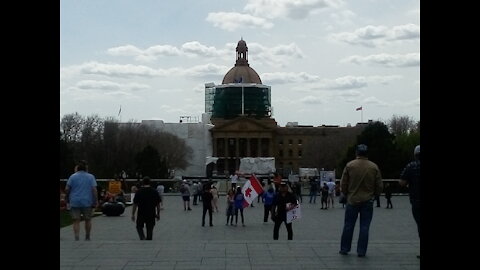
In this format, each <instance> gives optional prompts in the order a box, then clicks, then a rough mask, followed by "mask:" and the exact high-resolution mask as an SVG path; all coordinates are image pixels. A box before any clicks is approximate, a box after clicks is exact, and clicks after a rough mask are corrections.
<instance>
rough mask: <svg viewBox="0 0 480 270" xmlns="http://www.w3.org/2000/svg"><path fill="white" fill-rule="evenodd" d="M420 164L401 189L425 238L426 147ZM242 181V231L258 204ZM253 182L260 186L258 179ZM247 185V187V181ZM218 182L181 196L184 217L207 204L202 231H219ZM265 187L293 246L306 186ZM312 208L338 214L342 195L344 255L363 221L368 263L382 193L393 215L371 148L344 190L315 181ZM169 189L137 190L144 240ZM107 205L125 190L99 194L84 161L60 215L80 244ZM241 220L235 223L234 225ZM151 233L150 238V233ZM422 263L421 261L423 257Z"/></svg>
mask: <svg viewBox="0 0 480 270" xmlns="http://www.w3.org/2000/svg"><path fill="white" fill-rule="evenodd" d="M414 156H415V160H414V161H412V162H411V163H409V164H407V166H406V167H405V169H404V170H403V172H402V174H401V175H400V185H403V186H408V188H409V194H410V202H411V205H412V214H413V217H414V219H415V221H416V223H417V227H418V235H419V237H420V235H421V234H420V192H419V190H420V146H417V147H416V148H415V150H414ZM239 180H240V175H239V174H238V173H236V174H235V175H232V176H231V186H229V188H228V190H227V192H226V196H225V200H226V209H225V214H226V222H225V225H226V226H237V225H238V216H239V215H240V221H241V225H242V226H246V224H245V217H244V208H246V207H249V206H253V201H249V202H246V199H245V191H244V190H242V185H239V182H241V181H239ZM253 181H258V180H257V179H256V178H255V179H254V180H253ZM242 182H243V181H242ZM217 184H218V183H216V182H212V181H211V180H210V181H206V182H202V181H193V184H191V183H189V182H187V181H186V180H184V181H183V182H182V183H181V185H180V187H179V189H178V191H179V193H180V194H181V198H182V201H183V209H184V211H192V208H191V205H190V198H191V197H193V205H198V202H202V206H203V207H202V209H203V211H202V217H201V226H205V223H206V214H207V212H208V225H209V226H214V222H213V218H214V215H213V213H215V212H217V213H218V212H220V209H219V205H218V201H219V199H220V198H219V193H218V187H217ZM258 185H260V186H261V190H260V192H258V199H257V202H260V200H261V201H262V203H263V205H264V215H263V222H264V223H265V222H268V220H269V219H268V218H269V216H270V219H271V220H272V222H273V223H274V227H273V239H274V240H278V239H279V230H280V227H281V224H282V223H284V224H285V227H286V229H287V239H288V240H293V228H292V224H293V223H292V222H291V220H288V219H287V213H288V212H289V211H291V210H293V209H294V208H296V207H297V206H298V204H299V203H300V202H302V200H303V199H302V185H301V183H299V182H293V183H291V182H289V181H283V180H282V179H281V177H279V176H278V175H275V177H274V178H273V180H272V181H270V180H268V181H266V182H265V181H259V182H258ZM308 187H309V197H310V200H309V203H310V204H312V203H313V204H315V203H316V196H317V194H320V196H321V208H320V209H322V210H323V209H325V210H326V209H329V208H334V205H335V203H334V202H335V197H336V194H337V193H339V194H340V197H339V199H340V200H339V202H340V203H341V204H342V205H343V207H344V208H345V220H344V227H343V230H342V235H341V238H340V250H339V253H340V254H342V255H348V253H349V252H350V251H351V245H352V238H353V232H354V228H355V223H356V220H357V218H358V216H359V217H360V219H359V220H360V231H359V237H358V244H357V256H358V257H365V256H366V253H367V248H368V235H369V229H370V223H371V221H372V217H373V204H374V201H375V200H379V196H380V194H381V193H382V192H384V194H385V198H386V200H387V207H386V208H387V209H392V208H393V204H392V187H391V185H390V184H388V183H387V184H386V185H385V186H383V184H382V176H381V172H380V168H379V167H378V166H377V165H376V164H375V163H374V162H372V161H370V160H369V159H368V147H367V146H366V145H364V144H360V145H358V146H357V148H356V158H355V159H354V160H352V161H350V162H348V163H347V164H346V166H345V168H344V170H343V173H342V176H341V180H340V185H339V186H337V185H336V183H335V181H334V180H333V179H329V180H328V181H326V182H323V185H320V183H319V181H317V180H316V179H310V180H309V182H308ZM164 191H165V187H164V186H163V185H162V184H159V185H157V186H156V188H154V187H152V185H151V180H150V178H149V177H148V176H145V177H143V180H142V183H137V184H136V185H134V186H133V187H132V189H131V192H132V193H134V197H133V207H132V212H131V213H132V216H131V219H132V221H134V222H135V224H136V229H137V232H138V236H139V238H140V240H152V239H153V228H154V226H155V221H159V220H160V210H161V209H163V202H164V199H163V196H164ZM105 202H121V203H125V201H124V192H123V190H122V191H121V192H120V193H117V194H111V193H109V192H108V191H105V190H104V189H102V188H98V190H97V183H96V180H95V177H94V176H93V175H92V174H90V173H88V166H87V163H86V162H85V161H80V162H78V163H77V165H76V166H75V172H74V174H72V175H71V176H70V178H69V179H68V181H67V184H66V187H65V191H64V192H62V190H61V191H60V210H61V211H65V210H69V211H70V214H71V217H72V220H73V231H74V239H75V240H79V239H80V220H81V218H83V220H85V240H90V237H91V229H92V222H91V219H92V211H93V209H96V208H98V207H99V204H100V205H101V204H102V203H105ZM234 217H235V223H234V222H233V221H234ZM144 227H145V228H146V232H145V231H144ZM417 257H418V258H420V255H418V256H417Z"/></svg>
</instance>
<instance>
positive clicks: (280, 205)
mask: <svg viewBox="0 0 480 270" xmlns="http://www.w3.org/2000/svg"><path fill="white" fill-rule="evenodd" d="M287 204H288V205H287ZM296 205H297V198H296V197H295V195H293V193H291V192H289V191H288V186H287V183H286V182H282V183H281V184H280V187H279V193H277V195H276V196H275V198H274V199H273V204H272V220H273V222H275V226H273V240H278V231H279V229H280V225H282V222H284V223H285V227H287V233H288V240H292V239H293V229H292V223H287V211H288V210H291V209H293V208H295V206H296Z"/></svg>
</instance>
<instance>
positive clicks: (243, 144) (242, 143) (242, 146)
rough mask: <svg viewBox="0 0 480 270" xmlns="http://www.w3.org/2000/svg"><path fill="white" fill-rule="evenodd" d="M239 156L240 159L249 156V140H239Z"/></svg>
mask: <svg viewBox="0 0 480 270" xmlns="http://www.w3.org/2000/svg"><path fill="white" fill-rule="evenodd" d="M238 151H239V153H238V156H239V157H246V156H247V139H246V138H240V139H239V140H238Z"/></svg>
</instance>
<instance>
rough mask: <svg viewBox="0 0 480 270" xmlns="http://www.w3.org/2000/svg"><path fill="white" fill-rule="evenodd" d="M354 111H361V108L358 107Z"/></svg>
mask: <svg viewBox="0 0 480 270" xmlns="http://www.w3.org/2000/svg"><path fill="white" fill-rule="evenodd" d="M355 110H356V111H361V110H363V109H362V107H358V108H357V109H355Z"/></svg>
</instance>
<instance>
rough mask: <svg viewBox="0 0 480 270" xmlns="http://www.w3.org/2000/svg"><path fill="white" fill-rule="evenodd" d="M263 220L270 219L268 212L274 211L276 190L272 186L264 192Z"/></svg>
mask: <svg viewBox="0 0 480 270" xmlns="http://www.w3.org/2000/svg"><path fill="white" fill-rule="evenodd" d="M262 196H263V199H264V203H263V208H264V211H263V222H267V221H268V214H269V213H270V212H271V211H272V205H273V200H274V199H275V190H274V189H273V187H270V188H269V189H268V190H267V192H264V193H263V195H262Z"/></svg>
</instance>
